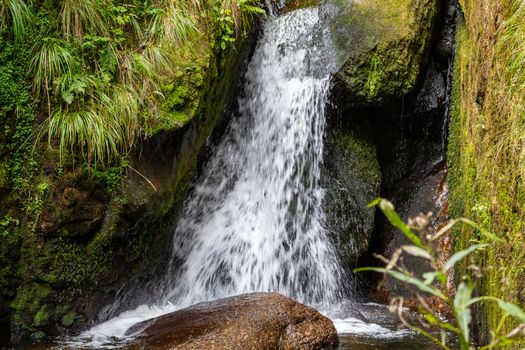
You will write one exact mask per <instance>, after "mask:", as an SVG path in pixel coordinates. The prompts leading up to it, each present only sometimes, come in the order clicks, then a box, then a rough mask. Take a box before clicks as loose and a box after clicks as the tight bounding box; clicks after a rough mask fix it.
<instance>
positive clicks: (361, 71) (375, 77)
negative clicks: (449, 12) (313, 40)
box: [337, 0, 438, 104]
mask: <svg viewBox="0 0 525 350" xmlns="http://www.w3.org/2000/svg"><path fill="white" fill-rule="evenodd" d="M437 12H438V1H436V0H421V1H415V2H414V1H405V0H388V1H378V0H364V1H359V2H355V4H353V5H352V6H351V7H350V9H349V10H348V11H347V14H346V15H345V16H344V17H343V19H342V20H340V21H339V22H337V25H340V22H341V21H343V23H346V25H347V26H348V27H349V29H348V31H349V34H347V35H346V37H347V38H349V39H346V40H347V41H349V43H342V44H341V45H344V47H346V50H347V51H348V52H351V53H352V54H351V56H350V58H349V59H348V60H347V61H346V63H345V65H344V66H343V68H342V70H341V72H340V73H339V77H340V79H341V80H342V81H343V82H344V85H345V86H346V88H347V89H348V92H349V100H350V101H351V102H353V103H356V104H377V103H381V102H383V101H385V100H386V99H389V98H392V97H401V96H404V95H406V94H407V93H409V92H411V91H412V90H413V89H414V87H415V85H416V84H417V79H418V77H419V71H420V69H421V65H422V63H423V60H424V58H425V52H426V49H427V47H428V44H429V41H430V38H431V35H432V28H433V24H434V20H435V17H436V14H437Z"/></svg>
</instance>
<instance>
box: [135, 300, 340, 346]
mask: <svg viewBox="0 0 525 350" xmlns="http://www.w3.org/2000/svg"><path fill="white" fill-rule="evenodd" d="M140 330H143V333H142V336H141V337H140V338H139V344H138V345H137V347H136V348H138V349H142V348H145V349H215V350H229V349H251V350H258V349H261V350H263V349H264V350H272V349H276V350H277V349H278V350H318V349H334V348H336V347H337V345H338V343H339V339H338V337H337V332H336V330H335V327H334V325H333V323H332V321H331V320H329V319H328V318H326V317H324V316H323V315H321V314H320V313H319V312H318V311H316V310H315V309H313V308H310V307H307V306H304V305H302V304H300V303H298V302H296V301H294V300H292V299H289V298H286V297H284V296H282V295H280V294H277V293H255V294H246V295H241V296H236V297H232V298H227V299H221V300H217V301H212V302H207V303H201V304H197V305H195V306H191V307H189V308H187V309H183V310H179V311H176V312H174V313H171V314H168V315H165V316H162V317H159V318H157V319H154V320H152V321H146V322H143V323H140V324H138V325H136V326H134V327H133V328H132V329H131V330H130V331H129V332H130V333H132V332H137V331H140Z"/></svg>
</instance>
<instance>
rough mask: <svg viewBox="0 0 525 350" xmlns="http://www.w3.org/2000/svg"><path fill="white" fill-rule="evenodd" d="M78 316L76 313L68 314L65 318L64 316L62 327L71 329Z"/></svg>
mask: <svg viewBox="0 0 525 350" xmlns="http://www.w3.org/2000/svg"><path fill="white" fill-rule="evenodd" d="M75 317H76V314H75V313H74V312H68V313H67V314H65V315H64V316H62V319H61V320H60V322H61V323H62V326H64V327H71V326H72V325H73V323H74V322H75Z"/></svg>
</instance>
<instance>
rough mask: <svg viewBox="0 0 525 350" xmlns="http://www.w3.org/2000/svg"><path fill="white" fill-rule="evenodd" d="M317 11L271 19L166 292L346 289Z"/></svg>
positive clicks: (327, 57)
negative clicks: (332, 234) (330, 184)
mask: <svg viewBox="0 0 525 350" xmlns="http://www.w3.org/2000/svg"><path fill="white" fill-rule="evenodd" d="M324 30H325V29H323V26H320V21H319V16H318V10H317V9H310V10H301V11H296V12H293V13H291V14H288V15H284V16H282V17H279V18H277V19H274V20H271V21H269V22H268V23H267V25H266V26H265V28H264V33H263V36H262V38H261V39H260V41H259V45H258V47H257V49H256V51H255V55H254V57H253V59H252V62H251V63H250V64H249V66H248V70H247V74H246V77H245V86H244V93H243V96H242V97H240V98H239V101H238V104H239V114H240V115H239V117H238V118H237V119H235V121H234V122H233V124H232V125H231V126H230V128H229V131H228V132H227V135H226V136H225V138H224V140H223V141H222V143H221V144H220V145H219V146H218V148H217V150H216V153H215V154H214V155H213V156H212V158H211V160H210V161H209V162H208V164H207V165H206V166H205V171H204V174H203V175H202V177H201V180H200V181H199V183H198V184H197V185H196V187H195V189H194V191H193V193H192V195H191V197H190V198H189V199H188V200H187V202H186V204H185V207H184V211H183V215H182V218H181V220H180V221H179V223H178V226H177V228H176V230H175V240H174V252H175V255H174V257H173V261H183V262H184V263H183V266H182V268H180V267H179V266H176V264H175V263H173V264H172V266H174V267H176V271H175V269H173V270H172V271H171V272H170V273H168V277H169V279H168V281H167V283H165V284H164V285H163V288H164V290H165V294H164V301H171V302H174V303H176V304H179V305H190V304H193V303H195V302H199V301H203V300H209V299H217V298H221V297H226V296H230V295H236V294H241V293H246V292H254V291H273V292H281V293H283V294H285V295H288V296H290V297H294V298H297V299H299V300H301V301H303V302H317V301H329V300H330V299H334V298H336V297H337V296H338V291H339V287H340V285H341V280H340V277H341V276H340V267H339V265H338V262H337V259H336V258H335V256H336V255H335V252H334V250H333V247H332V246H331V244H330V242H329V240H328V238H327V234H326V227H325V216H324V212H323V210H322V200H323V195H324V191H323V189H322V188H321V186H320V178H321V162H322V153H323V133H324V126H325V116H324V110H325V105H326V102H327V98H328V89H329V84H330V75H331V73H332V70H333V68H334V62H332V61H331V59H332V57H333V55H331V54H330V50H333V48H332V45H331V43H330V42H329V39H330V37H329V35H326V34H325V33H323V31H324Z"/></svg>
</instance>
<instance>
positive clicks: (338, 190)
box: [323, 115, 381, 268]
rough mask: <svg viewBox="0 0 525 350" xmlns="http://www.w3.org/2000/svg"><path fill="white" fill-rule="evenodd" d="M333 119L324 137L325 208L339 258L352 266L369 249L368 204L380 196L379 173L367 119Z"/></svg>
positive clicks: (370, 222)
mask: <svg viewBox="0 0 525 350" xmlns="http://www.w3.org/2000/svg"><path fill="white" fill-rule="evenodd" d="M332 119H333V118H332ZM335 119H336V120H330V121H329V123H328V128H327V132H326V139H325V150H324V156H323V159H324V164H323V170H324V172H323V188H325V189H326V195H325V198H324V208H325V213H326V219H327V225H328V229H329V232H330V234H331V238H332V240H333V242H334V244H335V247H336V251H337V253H338V256H339V259H340V261H341V263H342V265H343V266H344V267H345V268H351V267H354V266H355V264H356V262H357V260H358V258H359V257H360V256H361V255H362V254H363V253H364V252H366V250H367V249H368V242H369V240H370V237H371V235H372V232H373V230H374V215H375V210H374V209H370V208H368V203H370V202H371V201H372V200H373V199H374V198H376V197H377V196H378V195H379V187H380V183H381V172H380V169H379V163H378V160H377V155H376V146H375V143H374V140H373V136H372V134H371V132H369V131H368V130H370V126H369V125H368V122H367V121H366V118H350V117H348V116H346V115H343V116H337V117H335ZM358 119H361V120H360V121H359V120H358ZM350 120H351V121H350Z"/></svg>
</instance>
